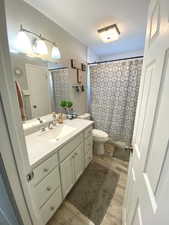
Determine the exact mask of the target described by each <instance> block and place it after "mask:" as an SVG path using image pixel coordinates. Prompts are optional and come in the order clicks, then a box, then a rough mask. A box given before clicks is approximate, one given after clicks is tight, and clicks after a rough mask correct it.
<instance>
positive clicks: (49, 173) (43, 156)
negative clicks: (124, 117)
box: [26, 119, 93, 225]
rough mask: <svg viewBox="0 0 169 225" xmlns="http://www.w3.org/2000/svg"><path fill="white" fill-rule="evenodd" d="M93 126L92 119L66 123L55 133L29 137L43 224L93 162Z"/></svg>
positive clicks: (35, 195) (36, 200)
mask: <svg viewBox="0 0 169 225" xmlns="http://www.w3.org/2000/svg"><path fill="white" fill-rule="evenodd" d="M92 125H93V122H92V121H89V120H82V119H75V120H65V121H64V123H63V124H58V125H57V126H56V127H54V128H53V129H51V130H50V129H47V130H45V131H43V132H42V131H39V130H38V131H36V132H34V133H31V134H29V135H26V145H27V149H28V156H29V161H30V164H31V166H32V169H33V174H34V177H33V179H32V180H31V181H30V182H31V193H32V200H33V201H34V206H35V211H36V216H37V218H38V219H39V224H42V225H45V224H46V223H47V222H48V221H49V219H50V218H51V217H52V215H53V214H54V213H55V211H56V210H57V209H58V207H59V206H60V205H61V203H62V202H63V200H64V199H65V197H66V195H67V194H68V193H69V191H70V190H71V188H72V187H73V186H74V184H75V183H76V181H77V180H78V179H79V177H80V176H81V174H82V173H83V172H84V170H85V168H86V167H87V166H88V164H89V163H90V161H91V160H92V157H93V140H92Z"/></svg>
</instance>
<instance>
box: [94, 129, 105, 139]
mask: <svg viewBox="0 0 169 225" xmlns="http://www.w3.org/2000/svg"><path fill="white" fill-rule="evenodd" d="M92 135H93V139H94V141H103V142H105V141H107V140H108V134H107V133H106V132H104V131H102V130H98V129H93V130H92Z"/></svg>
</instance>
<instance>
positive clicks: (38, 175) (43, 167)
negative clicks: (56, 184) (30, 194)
mask: <svg viewBox="0 0 169 225" xmlns="http://www.w3.org/2000/svg"><path fill="white" fill-rule="evenodd" d="M57 164H58V157H57V154H55V155H53V156H52V157H50V158H49V159H47V160H46V161H45V162H43V163H42V164H40V165H39V166H38V167H36V168H35V169H34V179H33V180H32V183H33V185H34V186H35V185H37V184H38V183H39V182H40V181H41V180H42V179H43V178H44V177H45V176H47V175H48V174H49V173H50V171H52V169H54V168H55V167H56V165H57Z"/></svg>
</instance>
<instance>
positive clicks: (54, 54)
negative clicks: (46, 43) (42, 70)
mask: <svg viewBox="0 0 169 225" xmlns="http://www.w3.org/2000/svg"><path fill="white" fill-rule="evenodd" d="M52 58H54V59H60V58H61V55H60V51H59V48H57V47H56V46H53V48H52Z"/></svg>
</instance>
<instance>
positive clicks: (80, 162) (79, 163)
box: [74, 144, 84, 181]
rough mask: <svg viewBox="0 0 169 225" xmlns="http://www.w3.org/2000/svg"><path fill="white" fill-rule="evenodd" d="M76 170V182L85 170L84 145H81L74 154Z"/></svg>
mask: <svg viewBox="0 0 169 225" xmlns="http://www.w3.org/2000/svg"><path fill="white" fill-rule="evenodd" d="M74 169H75V181H76V180H77V179H78V178H79V177H80V175H81V174H82V173H83V170H84V154H83V144H80V145H79V146H78V147H77V149H76V150H75V152H74Z"/></svg>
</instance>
